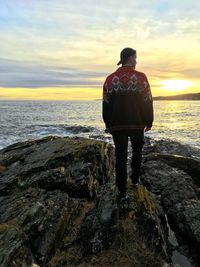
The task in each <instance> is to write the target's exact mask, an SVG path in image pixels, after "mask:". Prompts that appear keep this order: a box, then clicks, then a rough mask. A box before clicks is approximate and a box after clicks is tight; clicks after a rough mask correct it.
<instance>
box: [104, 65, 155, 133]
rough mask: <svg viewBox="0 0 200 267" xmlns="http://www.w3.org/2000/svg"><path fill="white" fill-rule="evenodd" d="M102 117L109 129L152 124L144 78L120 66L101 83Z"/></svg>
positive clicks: (128, 128) (149, 90) (137, 72)
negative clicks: (102, 84)
mask: <svg viewBox="0 0 200 267" xmlns="http://www.w3.org/2000/svg"><path fill="white" fill-rule="evenodd" d="M103 119H104V122H105V124H106V128H107V130H108V131H109V132H112V131H119V130H132V129H133V130H134V129H142V128H144V127H145V126H148V127H151V126H152V123H153V100H152V95H151V89H150V85H149V82H148V80H147V77H146V75H145V74H144V73H142V72H139V71H136V70H134V69H133V68H132V67H128V66H122V67H120V68H118V69H117V70H116V71H115V72H114V73H112V74H111V75H109V76H108V77H107V79H106V81H105V83H104V86H103Z"/></svg>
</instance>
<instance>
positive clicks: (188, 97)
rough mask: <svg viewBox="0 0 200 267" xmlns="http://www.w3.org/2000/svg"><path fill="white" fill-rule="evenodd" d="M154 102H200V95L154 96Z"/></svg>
mask: <svg viewBox="0 0 200 267" xmlns="http://www.w3.org/2000/svg"><path fill="white" fill-rule="evenodd" d="M100 100H102V99H95V100H94V101H100ZM153 100H155V101H156V100H200V93H194V94H181V95H172V96H154V97H153Z"/></svg>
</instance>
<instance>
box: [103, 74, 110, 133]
mask: <svg viewBox="0 0 200 267" xmlns="http://www.w3.org/2000/svg"><path fill="white" fill-rule="evenodd" d="M102 111H103V112H102V115H103V120H104V123H105V126H106V128H109V127H110V115H111V113H110V111H111V99H110V94H109V91H108V82H107V79H106V81H105V83H104V85H103V101H102Z"/></svg>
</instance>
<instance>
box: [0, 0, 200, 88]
mask: <svg viewBox="0 0 200 267" xmlns="http://www.w3.org/2000/svg"><path fill="white" fill-rule="evenodd" d="M193 2H194V1H193ZM0 3H1V9H0V20H1V23H0V58H1V59H0V66H1V67H0V86H2V87H55V86H57V87H62V86H74V87H76V86H83V87H84V86H85V87H87V86H90V87H91V86H92V87H93V86H94V87H95V86H101V84H102V82H103V80H104V78H105V76H107V75H108V74H109V73H110V72H112V71H114V69H115V68H117V66H116V63H117V62H118V60H119V52H120V50H121V49H122V48H123V47H125V46H130V47H134V48H135V49H137V51H138V68H139V70H141V71H143V72H147V74H149V75H150V76H151V77H152V78H153V79H154V80H159V79H166V78H167V79H170V78H183V77H186V78H188V79H190V78H197V70H199V68H200V63H199V56H200V46H199V41H200V30H199V29H200V19H199V12H200V2H199V1H195V2H194V3H192V4H191V1H189V0H182V1H181V3H180V1H179V0H173V1H172V0H169V1H167V0H159V1H158V0H150V1H145V2H144V1H143V2H141V1H132V0H127V1H126V3H124V2H123V1H121V0H109V1H107V0H102V1H98V5H97V1H95V0H85V1H84V2H83V1H80V0H74V1H63V0H56V1H48V3H47V1H46V0H34V1H25V0H7V1H1V0H0ZM3 59H4V60H3ZM191 66H192V67H191Z"/></svg>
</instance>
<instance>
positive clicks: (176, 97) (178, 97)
mask: <svg viewBox="0 0 200 267" xmlns="http://www.w3.org/2000/svg"><path fill="white" fill-rule="evenodd" d="M153 100H200V93H195V94H181V95H173V96H155V97H153Z"/></svg>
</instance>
